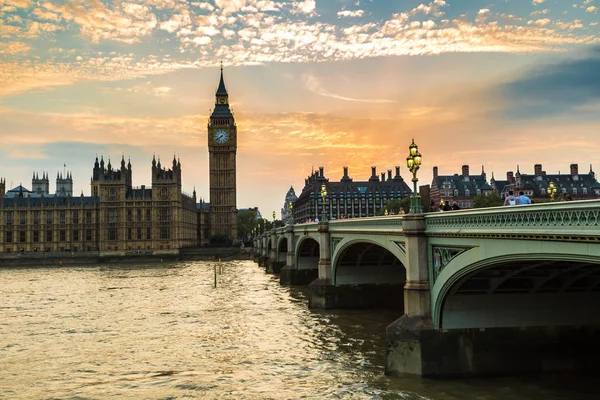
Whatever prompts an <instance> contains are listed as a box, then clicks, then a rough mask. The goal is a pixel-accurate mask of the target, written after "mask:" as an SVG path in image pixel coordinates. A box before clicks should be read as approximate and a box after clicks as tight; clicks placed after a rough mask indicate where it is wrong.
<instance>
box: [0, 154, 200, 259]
mask: <svg viewBox="0 0 600 400" xmlns="http://www.w3.org/2000/svg"><path fill="white" fill-rule="evenodd" d="M68 177H69V178H70V174H69V175H68ZM63 179H67V178H63ZM57 182H58V181H57ZM131 183H132V168H131V163H129V164H128V165H127V166H126V165H125V159H124V158H123V159H122V160H121V167H120V168H119V169H113V168H112V166H111V164H110V161H109V163H108V165H107V166H106V167H105V165H104V160H103V159H101V161H100V162H98V159H97V158H96V162H95V163H94V168H93V173H92V180H91V192H92V196H83V194H82V195H81V196H76V197H72V196H70V195H67V196H61V195H58V193H57V194H55V195H48V194H44V193H41V194H37V193H32V192H31V191H29V190H27V189H25V190H23V189H24V188H22V187H21V189H20V190H19V192H18V193H15V191H14V190H13V191H10V192H12V193H11V196H10V197H8V196H5V195H4V187H3V186H4V184H2V185H0V189H2V190H1V194H0V227H1V229H0V252H40V251H50V252H55V251H70V252H76V251H131V252H142V251H156V250H169V249H179V248H182V247H188V246H195V245H197V242H198V237H197V223H196V195H195V193H194V194H193V196H188V195H186V194H184V193H182V191H181V163H180V162H179V161H177V160H175V159H173V168H172V169H169V170H167V169H165V168H162V167H161V165H160V160H159V161H158V163H157V162H156V160H155V159H154V160H153V161H152V184H153V187H152V188H145V187H144V186H142V187H140V188H133V187H132V185H131ZM71 184H72V179H71ZM57 188H58V189H60V187H58V186H57Z"/></svg>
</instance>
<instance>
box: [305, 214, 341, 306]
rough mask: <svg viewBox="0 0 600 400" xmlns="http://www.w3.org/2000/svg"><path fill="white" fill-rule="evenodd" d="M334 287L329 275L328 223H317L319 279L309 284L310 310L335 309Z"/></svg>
mask: <svg viewBox="0 0 600 400" xmlns="http://www.w3.org/2000/svg"><path fill="white" fill-rule="evenodd" d="M334 293H335V286H333V279H332V273H331V235H330V234H329V222H327V221H323V222H319V277H318V278H317V279H315V280H314V281H313V282H312V283H311V284H310V297H309V300H308V307H310V308H335V294H334Z"/></svg>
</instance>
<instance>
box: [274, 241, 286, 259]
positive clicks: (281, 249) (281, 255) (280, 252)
mask: <svg viewBox="0 0 600 400" xmlns="http://www.w3.org/2000/svg"><path fill="white" fill-rule="evenodd" d="M287 246H288V240H287V237H285V236H284V235H282V236H280V237H279V241H278V243H277V253H276V255H275V258H276V259H277V261H280V262H285V258H286V255H287Z"/></svg>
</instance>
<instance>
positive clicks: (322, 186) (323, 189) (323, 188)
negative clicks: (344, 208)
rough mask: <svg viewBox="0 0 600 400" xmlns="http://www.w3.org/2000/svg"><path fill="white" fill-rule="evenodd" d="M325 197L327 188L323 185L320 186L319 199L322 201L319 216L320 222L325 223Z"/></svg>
mask: <svg viewBox="0 0 600 400" xmlns="http://www.w3.org/2000/svg"><path fill="white" fill-rule="evenodd" d="M326 197H327V188H326V187H325V184H322V185H321V198H322V199H323V214H322V215H321V221H322V222H325V221H327V213H326V212H325V198H326Z"/></svg>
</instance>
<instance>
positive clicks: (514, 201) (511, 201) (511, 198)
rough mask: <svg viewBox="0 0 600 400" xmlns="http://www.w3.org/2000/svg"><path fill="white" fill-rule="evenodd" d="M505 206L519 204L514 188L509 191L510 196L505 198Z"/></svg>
mask: <svg viewBox="0 0 600 400" xmlns="http://www.w3.org/2000/svg"><path fill="white" fill-rule="evenodd" d="M504 205H505V206H515V205H517V198H516V197H515V195H514V193H513V191H512V190H509V191H508V196H506V198H505V199H504Z"/></svg>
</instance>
